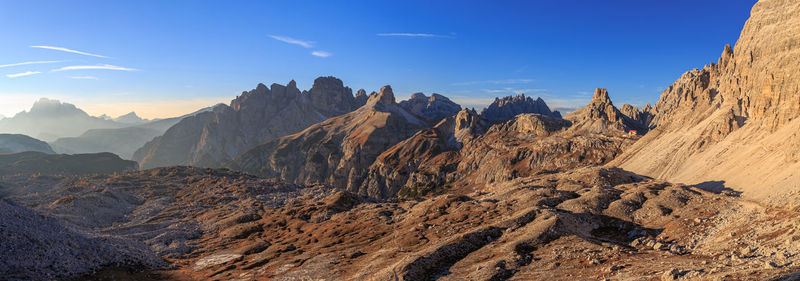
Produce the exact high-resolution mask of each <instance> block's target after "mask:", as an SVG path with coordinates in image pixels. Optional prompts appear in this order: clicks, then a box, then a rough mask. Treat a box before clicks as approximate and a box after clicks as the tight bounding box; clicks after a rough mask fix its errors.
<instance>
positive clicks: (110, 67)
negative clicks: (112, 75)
mask: <svg viewBox="0 0 800 281" xmlns="http://www.w3.org/2000/svg"><path fill="white" fill-rule="evenodd" d="M96 69H102V70H120V71H137V70H138V69H135V68H128V67H121V66H116V65H110V64H103V65H73V66H65V67H62V68H58V69H53V70H51V71H64V70H96Z"/></svg>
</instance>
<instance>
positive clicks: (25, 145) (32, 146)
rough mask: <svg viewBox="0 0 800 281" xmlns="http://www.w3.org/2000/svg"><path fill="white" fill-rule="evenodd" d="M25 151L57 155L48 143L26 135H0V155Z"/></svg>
mask: <svg viewBox="0 0 800 281" xmlns="http://www.w3.org/2000/svg"><path fill="white" fill-rule="evenodd" d="M24 151H38V152H44V153H55V152H54V151H53V148H51V147H50V145H48V144H47V143H46V142H43V141H40V140H37V139H34V138H32V137H29V136H26V135H17V134H0V154H6V153H16V152H24Z"/></svg>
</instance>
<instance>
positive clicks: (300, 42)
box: [269, 35, 314, 48]
mask: <svg viewBox="0 0 800 281" xmlns="http://www.w3.org/2000/svg"><path fill="white" fill-rule="evenodd" d="M269 37H272V39H275V40H278V41H281V42H285V43H289V44H294V45H298V46H302V47H303V48H311V47H314V42H312V41H303V40H299V39H294V38H291V37H286V36H277V35H270V36H269Z"/></svg>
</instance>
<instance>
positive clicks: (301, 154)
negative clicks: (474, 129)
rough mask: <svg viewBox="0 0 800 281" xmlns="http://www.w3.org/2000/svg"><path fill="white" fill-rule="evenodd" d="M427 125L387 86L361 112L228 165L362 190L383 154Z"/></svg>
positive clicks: (264, 146) (271, 144) (262, 147)
mask: <svg viewBox="0 0 800 281" xmlns="http://www.w3.org/2000/svg"><path fill="white" fill-rule="evenodd" d="M424 127H426V123H425V122H424V121H423V120H420V119H418V118H417V117H415V116H414V115H413V114H411V113H409V112H408V111H406V110H405V109H403V108H402V107H400V106H399V105H398V104H397V103H396V102H395V98H394V93H393V92H392V88H391V87H389V86H384V87H383V88H382V89H381V91H380V93H372V94H370V96H369V99H368V100H367V103H366V105H365V106H363V107H361V108H359V109H358V110H356V111H353V112H351V113H348V114H345V115H342V116H338V117H334V118H331V119H328V120H326V121H324V122H321V123H319V124H315V125H313V126H311V127H309V128H307V129H305V130H303V131H301V132H299V133H297V134H293V135H289V136H286V137H282V138H279V139H276V140H274V141H271V142H267V143H264V144H261V145H258V146H255V147H253V148H252V149H250V150H248V151H247V152H245V153H243V154H242V155H240V156H239V157H237V158H236V159H234V160H233V161H232V162H231V163H229V164H228V166H229V167H231V168H234V169H240V170H244V171H247V172H250V173H253V174H258V175H261V176H265V177H279V178H282V179H284V180H286V181H290V182H297V183H315V182H324V183H329V184H332V185H334V186H337V187H341V188H347V189H348V190H352V191H357V190H358V188H359V186H360V185H361V182H362V181H363V175H364V174H365V173H366V169H367V168H368V167H369V165H370V164H371V163H372V162H373V161H374V160H375V158H376V157H378V155H379V154H381V153H382V152H383V151H385V150H386V149H388V148H389V147H391V146H393V145H394V144H396V143H398V142H400V141H402V140H404V139H407V138H408V137H410V136H411V135H413V134H414V133H415V132H417V131H419V130H420V129H422V128H424Z"/></svg>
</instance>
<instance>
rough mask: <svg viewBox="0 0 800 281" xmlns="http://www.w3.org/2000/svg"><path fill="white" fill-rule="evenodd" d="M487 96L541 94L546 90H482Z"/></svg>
mask: <svg viewBox="0 0 800 281" xmlns="http://www.w3.org/2000/svg"><path fill="white" fill-rule="evenodd" d="M483 91H484V92H486V93H489V94H498V93H513V94H517V95H519V94H526V93H527V94H529V93H543V92H547V89H518V88H503V89H484V90H483Z"/></svg>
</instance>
